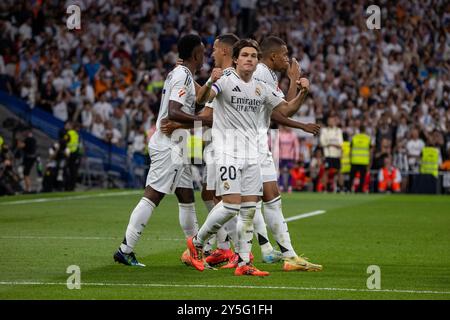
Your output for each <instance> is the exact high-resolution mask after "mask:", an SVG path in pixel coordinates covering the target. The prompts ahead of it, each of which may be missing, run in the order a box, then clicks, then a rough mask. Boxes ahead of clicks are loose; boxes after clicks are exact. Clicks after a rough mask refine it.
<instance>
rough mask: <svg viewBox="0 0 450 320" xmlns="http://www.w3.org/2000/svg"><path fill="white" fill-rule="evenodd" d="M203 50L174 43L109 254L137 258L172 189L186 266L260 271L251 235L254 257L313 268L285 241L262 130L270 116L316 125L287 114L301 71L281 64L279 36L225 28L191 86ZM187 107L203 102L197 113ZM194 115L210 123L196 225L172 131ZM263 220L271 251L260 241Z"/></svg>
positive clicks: (300, 96) (189, 124)
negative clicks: (135, 185)
mask: <svg viewBox="0 0 450 320" xmlns="http://www.w3.org/2000/svg"><path fill="white" fill-rule="evenodd" d="M204 50H205V48H204V45H203V44H202V41H201V39H200V37H198V36H196V35H186V36H184V37H182V38H181V39H180V40H179V42H178V52H179V58H180V59H182V64H180V65H178V66H177V67H176V68H175V69H174V70H173V71H172V72H170V73H169V75H168V76H167V79H166V81H165V83H164V88H163V91H162V94H163V95H162V98H161V107H160V111H159V115H158V120H157V124H156V125H157V131H156V132H155V134H154V135H153V136H152V137H151V139H150V142H149V144H148V149H149V155H150V159H151V165H150V169H149V172H148V176H147V181H146V187H145V191H144V196H143V197H142V199H141V200H140V201H139V203H138V205H137V206H136V207H135V209H134V210H133V212H132V214H131V217H130V221H129V224H128V227H127V229H126V233H125V238H124V240H123V242H122V244H121V245H120V247H119V249H118V250H117V252H116V253H115V254H114V260H115V261H117V262H120V263H123V264H125V265H132V266H144V265H143V264H141V263H139V262H138V260H137V258H136V256H135V254H134V252H133V250H134V247H135V246H136V244H137V242H138V240H139V238H140V236H141V234H142V232H143V229H144V228H145V226H146V225H147V223H148V220H149V218H150V216H151V215H152V213H153V210H154V209H155V208H156V207H157V206H158V205H159V203H160V201H161V200H162V199H163V197H164V195H166V194H175V195H176V197H177V199H178V203H179V220H180V225H181V227H182V229H183V232H184V234H185V236H186V239H187V249H186V251H185V252H183V254H182V256H181V260H182V262H184V263H185V264H186V265H189V266H192V267H194V268H195V269H197V270H199V271H203V270H204V269H205V267H206V268H209V267H214V266H221V268H234V269H235V272H234V274H235V275H250V276H268V275H269V273H268V272H266V271H261V270H258V269H257V268H256V267H255V266H254V265H253V255H252V253H251V252H252V239H253V237H254V235H256V237H257V239H258V243H259V245H260V248H261V255H262V260H263V262H265V263H274V262H278V261H283V270H285V271H320V270H322V266H321V265H318V264H313V263H311V262H309V261H307V260H306V259H305V258H302V257H300V256H299V255H297V253H296V252H295V250H294V248H293V246H292V244H291V239H290V235H289V232H288V228H287V224H286V222H285V221H284V220H285V219H284V216H283V212H282V204H281V196H280V192H279V190H278V185H277V177H278V174H277V171H276V168H275V163H274V160H273V157H272V154H271V152H270V150H269V145H268V135H267V134H268V130H269V126H270V122H271V121H274V122H276V123H277V124H280V125H284V126H289V127H292V128H297V129H301V130H304V131H306V132H309V133H312V134H314V135H317V134H318V133H319V131H320V126H318V125H316V124H304V123H300V122H297V121H294V120H292V119H290V118H289V117H291V116H292V115H294V114H295V113H296V112H297V111H298V109H299V108H300V106H301V104H302V103H303V101H304V99H305V98H306V95H307V93H308V90H309V81H308V79H306V78H302V77H301V72H300V69H299V66H298V63H297V61H296V60H295V59H292V62H291V63H290V62H289V57H288V50H287V46H286V44H285V43H284V42H283V40H281V39H279V38H277V37H272V36H269V37H266V38H265V39H264V40H263V41H262V42H261V45H259V44H258V43H257V42H256V41H254V40H251V39H244V40H239V38H238V37H237V36H235V35H233V34H225V35H221V36H219V37H218V38H217V39H216V41H215V42H214V47H213V54H212V55H213V59H214V63H215V68H214V69H213V70H212V72H211V76H210V78H209V79H208V81H207V82H206V83H205V85H203V86H200V85H198V84H197V83H196V82H195V81H194V77H193V75H194V74H195V73H196V72H197V71H199V70H200V68H201V67H202V65H203V58H204ZM276 72H286V73H287V75H288V77H289V79H290V85H289V90H288V92H287V95H286V96H285V95H284V94H283V92H282V91H281V90H280V89H279V88H278V77H277V74H276ZM196 105H197V106H204V108H203V109H202V110H201V111H200V112H198V113H196ZM198 123H201V124H202V126H206V127H209V128H211V130H210V132H211V137H212V139H211V142H210V143H209V144H208V145H207V146H206V147H205V149H204V159H205V163H206V164H205V169H204V170H203V188H202V199H203V201H204V203H205V205H206V207H207V209H208V212H209V214H208V216H207V218H206V221H205V222H204V223H203V225H202V226H201V227H200V228H199V226H198V223H197V216H196V210H195V203H194V191H193V179H192V172H191V168H190V165H189V164H188V163H186V161H183V157H184V156H185V154H184V151H183V148H182V147H180V145H182V143H183V141H181V142H180V140H183V135H182V134H178V132H179V131H184V130H178V129H189V128H193V127H194V125H197V124H198ZM180 138H181V139H180ZM184 143H185V139H184ZM262 208H263V210H262ZM262 211H263V212H262ZM266 226H267V228H268V229H269V230H270V231H271V233H272V235H273V237H274V239H275V240H276V242H277V245H278V247H279V249H280V250H279V251H278V250H276V249H274V248H273V246H272V245H271V243H270V241H269V240H268V235H267V228H266ZM214 246H215V247H216V248H215V249H213V248H214ZM232 246H233V247H234V252H233V250H232V249H231V248H232Z"/></svg>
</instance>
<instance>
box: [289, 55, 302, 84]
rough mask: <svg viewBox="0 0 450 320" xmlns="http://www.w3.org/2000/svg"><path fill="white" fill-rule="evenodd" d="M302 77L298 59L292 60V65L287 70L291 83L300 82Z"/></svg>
mask: <svg viewBox="0 0 450 320" xmlns="http://www.w3.org/2000/svg"><path fill="white" fill-rule="evenodd" d="M301 75H302V71H301V68H300V65H299V64H298V61H297V59H295V58H292V62H291V65H290V66H289V68H288V70H287V76H288V77H289V79H290V80H291V81H296V80H298V79H299V78H300V77H301Z"/></svg>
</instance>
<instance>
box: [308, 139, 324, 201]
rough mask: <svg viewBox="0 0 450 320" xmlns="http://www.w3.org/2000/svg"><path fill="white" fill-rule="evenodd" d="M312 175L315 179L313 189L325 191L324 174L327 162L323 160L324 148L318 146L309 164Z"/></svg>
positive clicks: (313, 179)
mask: <svg viewBox="0 0 450 320" xmlns="http://www.w3.org/2000/svg"><path fill="white" fill-rule="evenodd" d="M309 172H310V177H311V179H312V181H313V190H314V191H317V192H323V191H325V188H324V185H323V183H322V181H323V176H324V174H325V163H324V160H323V153H322V149H320V148H317V149H316V150H315V151H314V155H313V158H312V160H311V164H310V166H309Z"/></svg>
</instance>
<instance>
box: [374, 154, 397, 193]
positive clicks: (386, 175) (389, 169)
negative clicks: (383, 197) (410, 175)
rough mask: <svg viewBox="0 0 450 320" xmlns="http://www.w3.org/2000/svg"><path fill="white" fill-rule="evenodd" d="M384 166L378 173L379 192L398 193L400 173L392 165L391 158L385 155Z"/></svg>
mask: <svg viewBox="0 0 450 320" xmlns="http://www.w3.org/2000/svg"><path fill="white" fill-rule="evenodd" d="M383 160H384V165H383V167H382V168H381V169H380V170H379V171H378V191H379V192H400V191H401V182H402V176H401V173H400V171H399V170H398V169H397V168H395V167H394V166H393V165H392V158H391V157H390V156H389V155H386V156H385V157H384V158H383Z"/></svg>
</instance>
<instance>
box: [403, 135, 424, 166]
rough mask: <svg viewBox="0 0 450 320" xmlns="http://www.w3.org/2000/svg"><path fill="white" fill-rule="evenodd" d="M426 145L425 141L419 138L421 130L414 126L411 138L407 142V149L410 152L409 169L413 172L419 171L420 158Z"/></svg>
mask: <svg viewBox="0 0 450 320" xmlns="http://www.w3.org/2000/svg"><path fill="white" fill-rule="evenodd" d="M424 147H425V142H423V140H422V139H420V138H419V130H418V129H417V128H414V129H413V130H412V131H411V135H410V138H409V140H408V142H407V144H406V151H407V154H408V164H409V170H411V171H412V172H418V171H419V160H420V154H421V152H422V149H423V148H424Z"/></svg>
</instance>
